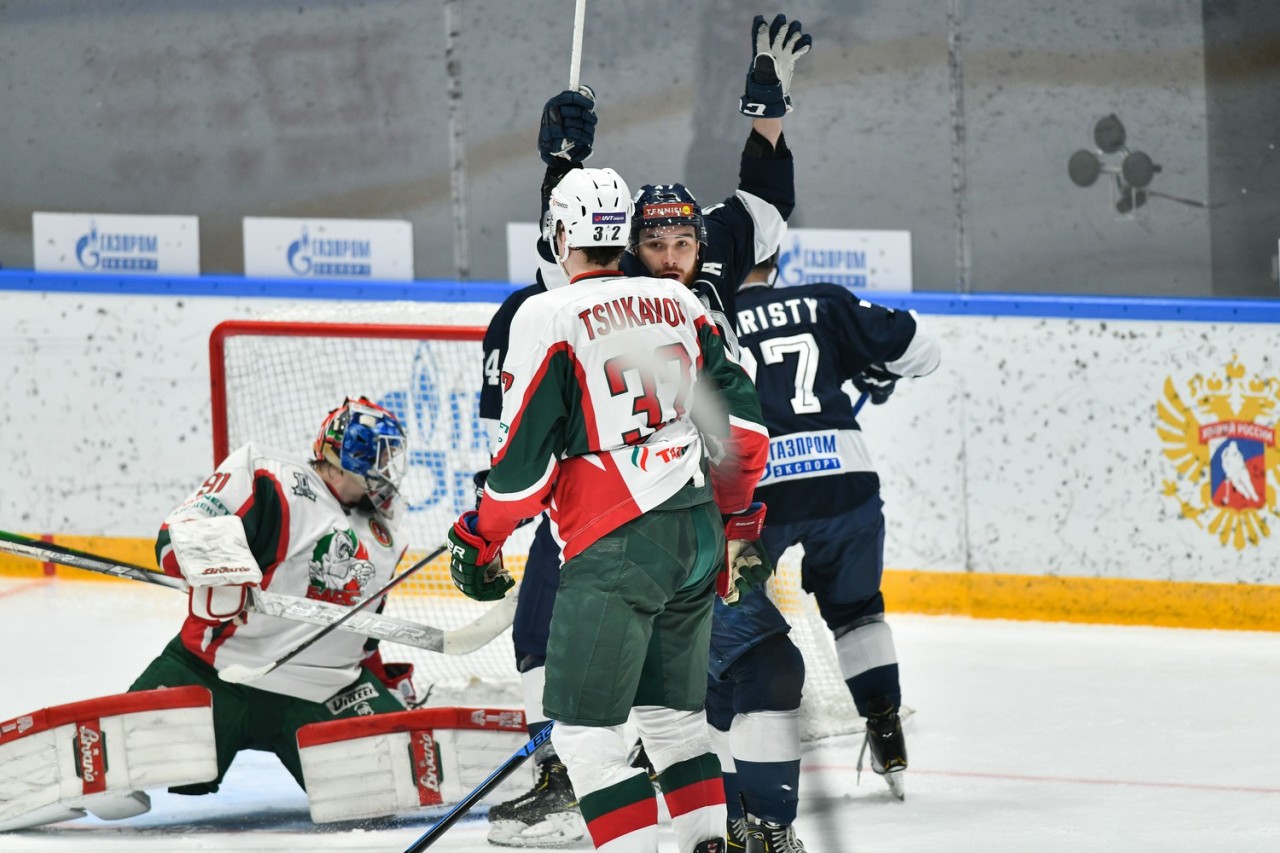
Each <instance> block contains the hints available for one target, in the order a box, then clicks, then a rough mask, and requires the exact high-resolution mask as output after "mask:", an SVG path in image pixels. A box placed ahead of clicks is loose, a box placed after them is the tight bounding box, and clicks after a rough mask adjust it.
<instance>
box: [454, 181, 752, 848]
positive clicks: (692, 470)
mask: <svg viewBox="0 0 1280 853" xmlns="http://www.w3.org/2000/svg"><path fill="white" fill-rule="evenodd" d="M631 207H632V205H631V201H630V193H629V192H628V190H627V188H626V185H625V184H624V183H623V181H622V179H621V178H620V177H619V176H618V175H617V174H616V173H615V172H613V171H612V170H609V169H580V170H575V171H573V172H571V173H570V174H569V175H567V176H566V177H565V178H564V179H563V180H562V181H561V182H560V184H559V185H558V186H557V187H556V189H555V190H554V191H553V192H552V194H551V202H550V211H549V215H548V223H547V237H548V239H549V240H550V242H551V244H552V245H553V246H554V247H555V250H556V254H557V259H558V261H559V263H560V264H561V265H562V266H563V267H564V269H565V272H566V273H567V274H568V276H569V279H570V281H571V284H570V286H567V287H563V288H558V289H556V290H552V291H548V292H547V293H544V294H539V295H537V296H534V297H532V298H530V299H529V300H528V301H526V302H525V303H524V304H523V305H522V306H521V307H520V309H519V310H518V311H517V312H516V315H515V317H514V319H513V321H512V326H511V343H510V346H509V349H508V352H507V358H506V361H505V364H504V371H503V375H502V382H503V391H504V396H503V409H502V421H501V425H500V428H499V429H500V438H499V442H498V449H497V451H496V452H495V454H494V457H493V467H492V470H491V472H490V474H489V477H488V481H487V484H486V486H485V492H484V497H483V498H482V500H481V502H480V506H479V509H478V511H475V512H468V513H465V514H464V515H463V516H462V517H461V518H459V519H458V521H457V523H456V524H455V525H454V526H453V529H452V530H451V531H450V533H449V540H450V545H451V550H452V556H453V559H452V570H453V576H454V580H455V583H457V585H458V586H459V588H460V589H462V590H463V592H465V593H466V594H468V595H470V596H472V597H474V598H482V599H483V598H490V597H500V596H501V595H502V594H504V593H505V592H506V590H507V588H508V587H509V586H510V580H509V579H508V578H506V577H505V574H504V573H503V572H502V571H501V547H502V543H503V542H504V541H505V540H506V538H507V536H508V535H509V534H510V533H511V532H512V530H514V529H515V527H516V525H517V524H518V523H519V522H520V521H521V520H522V519H524V518H528V517H531V516H534V515H537V514H538V513H539V512H541V511H542V510H544V509H547V508H549V509H550V516H551V524H552V529H553V533H554V536H555V538H556V540H557V542H558V544H559V545H560V547H561V549H562V552H563V559H564V565H563V569H562V574H561V580H560V588H559V590H558V592H557V594H556V602H555V609H554V614H553V616H552V620H551V632H550V638H549V640H548V644H547V663H546V691H545V694H544V699H543V705H544V710H545V711H546V713H547V715H548V717H550V718H551V719H552V720H555V721H556V723H557V725H556V729H555V733H554V734H553V736H552V739H553V741H554V742H555V746H556V750H557V752H558V753H559V755H560V756H561V758H562V759H563V760H564V762H565V764H566V765H567V766H568V769H569V775H570V777H571V779H572V781H573V785H574V790H575V791H576V792H577V794H578V797H579V806H580V808H581V810H582V813H583V816H584V817H585V818H586V820H587V825H588V829H589V830H590V832H591V837H592V840H593V841H594V843H595V845H596V847H597V848H602V849H606V848H607V849H608V850H610V851H635V852H636V853H640V851H653V850H656V849H657V825H658V806H657V802H656V800H655V799H654V795H653V788H652V785H651V783H650V781H649V779H648V776H647V775H646V774H645V773H644V771H642V770H639V769H637V768H633V767H631V766H630V765H629V764H628V762H627V755H628V748H629V746H630V744H629V743H627V742H626V741H625V740H624V739H623V737H622V730H621V727H622V725H623V724H624V723H625V722H626V721H627V718H628V714H629V713H630V712H631V710H632V708H633V707H634V709H635V717H634V719H635V721H636V724H637V726H638V727H639V729H640V732H641V735H642V737H643V738H644V742H645V746H646V749H647V751H648V755H649V757H650V759H651V760H652V761H653V764H654V766H655V768H656V770H657V772H658V782H659V784H660V785H661V786H662V789H663V792H664V795H665V798H666V801H667V806H668V810H669V811H670V812H671V815H672V823H673V828H674V830H675V833H676V837H677V840H678V843H679V849H680V850H681V851H683V853H691V851H694V850H709V849H722V847H723V843H724V842H723V837H724V826H725V809H724V790H723V786H722V785H721V783H720V778H719V776H720V770H719V763H718V761H717V760H716V758H715V756H714V754H713V753H712V751H711V746H710V740H709V737H708V734H707V728H706V723H705V719H704V716H703V704H704V700H705V696H706V667H707V653H708V640H709V633H710V628H711V604H712V601H713V600H714V597H715V590H716V577H717V575H718V574H721V573H725V575H726V576H725V577H724V578H723V579H722V581H721V585H722V588H724V589H726V590H727V589H728V588H732V587H734V586H736V583H735V580H736V579H735V578H734V577H732V575H733V573H734V571H735V566H729V567H726V566H725V542H726V535H725V522H724V518H723V516H724V515H732V514H735V513H743V512H745V511H747V510H748V509H749V508H750V506H751V504H750V502H751V493H752V490H753V488H754V486H755V484H756V481H757V480H758V479H759V476H760V473H761V471H762V469H763V464H764V461H765V454H766V452H767V437H766V432H765V430H764V428H763V426H762V425H761V416H760V405H759V401H758V399H757V398H756V394H755V389H754V387H753V386H752V384H751V382H750V380H749V379H748V377H747V375H746V373H745V372H744V371H743V370H742V368H741V367H740V366H739V365H738V364H737V363H736V362H735V361H734V360H733V359H732V357H731V356H730V355H729V354H728V352H727V351H726V348H725V346H724V343H723V340H722V339H721V336H720V332H719V331H718V330H717V328H716V326H715V324H714V323H713V322H712V321H711V318H710V317H709V315H708V313H707V309H706V308H705V307H704V306H703V304H702V303H701V302H700V301H699V300H698V299H697V297H696V296H694V295H693V293H692V292H691V291H689V290H688V288H686V287H685V286H684V285H682V284H680V283H678V282H674V281H665V280H661V279H652V278H626V277H624V276H623V275H622V274H621V273H620V272H618V271H617V269H616V266H617V260H618V256H619V255H620V254H621V252H622V250H623V248H624V247H625V246H626V243H627V240H628V237H629V232H630V219H631V212H632V210H631ZM695 422H696V423H695ZM709 444H712V445H714V446H708V445H709ZM754 511H755V512H756V513H760V514H761V515H762V514H763V508H762V507H758V506H757V507H755V508H754ZM733 527H734V529H735V530H738V529H742V528H745V529H747V530H758V526H757V525H751V524H748V525H742V524H737V525H733ZM737 550H738V549H735V551H737ZM748 550H749V549H748ZM743 565H745V557H744V562H742V563H739V564H738V566H737V567H738V568H741V567H742V566H743ZM716 844H719V845H721V847H720V848H716V847H715V846H714V845H716Z"/></svg>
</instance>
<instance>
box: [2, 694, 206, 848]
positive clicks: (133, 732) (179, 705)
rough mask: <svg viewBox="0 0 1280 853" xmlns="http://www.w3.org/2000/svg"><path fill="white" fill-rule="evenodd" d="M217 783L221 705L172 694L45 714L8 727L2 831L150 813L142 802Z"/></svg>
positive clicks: (126, 697) (107, 700) (93, 702)
mask: <svg viewBox="0 0 1280 853" xmlns="http://www.w3.org/2000/svg"><path fill="white" fill-rule="evenodd" d="M217 775H218V762H217V756H216V753H215V749H214V736H213V699H212V696H211V695H210V693H209V691H208V690H206V689H205V688H203V687H166V688H161V689H159V690H144V691H139V692H136V693H125V694H120V695H116V696H105V697H102V698H100V699H89V700H87V701H84V702H74V703H71V704H69V705H58V706H56V707H52V708H45V709H43V710H40V711H35V712H34V713H31V714H24V715H22V716H20V717H17V718H15V719H12V720H6V721H4V722H2V723H0V831H6V830H12V829H23V828H26V827H31V826H40V825H41V824H46V823H54V822H57V821H62V820H73V819H75V818H81V817H84V816H85V813H86V812H88V813H92V814H93V815H95V816H97V817H99V818H102V819H104V820H117V819H121V818H127V817H133V816H134V815H139V814H142V813H144V812H146V811H147V810H148V809H150V808H151V801H150V799H149V798H148V797H147V795H146V794H144V793H142V792H143V791H144V790H145V789H147V788H167V787H170V786H173V785H185V784H192V783H198V782H208V781H209V780H211V779H213V778H215V777H216V776H217Z"/></svg>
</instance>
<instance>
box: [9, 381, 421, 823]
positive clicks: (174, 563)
mask: <svg viewBox="0 0 1280 853" xmlns="http://www.w3.org/2000/svg"><path fill="white" fill-rule="evenodd" d="M404 443H405V438H404V430H403V429H402V428H401V426H400V423H399V420H398V419H397V418H396V416H395V415H394V414H392V413H391V412H389V411H387V410H386V409H384V408H382V407H381V406H378V405H376V404H375V403H373V402H372V401H370V400H367V399H364V398H358V399H348V400H346V401H344V402H343V403H342V404H341V405H340V406H339V407H338V408H336V409H334V410H333V411H332V412H331V413H330V414H329V416H328V417H326V418H325V420H324V423H323V425H322V427H321V429H320V434H319V436H318V438H317V439H316V442H315V447H314V454H313V456H312V458H310V459H307V458H304V457H296V456H294V455H292V454H288V453H283V452H280V451H275V450H271V449H268V448H265V447H261V446H259V445H256V444H253V443H250V444H246V445H244V446H243V447H241V448H239V449H238V450H236V451H234V452H232V453H231V454H230V455H229V456H228V457H227V458H226V459H225V460H223V461H222V463H221V464H220V465H219V466H218V467H217V469H216V470H215V471H214V472H213V474H211V475H210V476H209V477H208V479H206V480H205V481H204V483H203V484H202V485H201V486H200V487H199V488H198V489H196V490H195V491H194V492H193V493H192V494H191V495H190V496H189V497H188V498H187V499H186V500H185V501H183V503H182V504H181V505H180V506H178V508H177V509H175V510H174V511H173V512H172V513H170V515H169V517H168V518H167V519H166V520H165V523H164V526H163V528H162V529H161V532H160V535H159V537H158V539H157V542H156V556H157V560H158V562H159V564H160V567H161V568H162V569H163V570H164V571H165V572H166V573H167V574H170V575H172V576H174V577H179V578H181V579H183V580H184V581H185V582H186V584H187V585H188V586H189V587H190V613H189V615H188V616H187V618H186V620H185V621H184V622H183V625H182V628H181V631H180V632H179V634H178V635H177V636H176V637H174V639H173V640H172V641H171V642H170V643H169V644H168V645H167V646H166V647H165V649H164V650H163V651H162V652H161V653H160V654H159V656H158V657H156V658H155V660H153V661H152V662H151V663H150V664H149V665H148V666H147V668H146V670H145V671H144V672H143V673H142V674H141V675H140V676H139V677H138V679H137V680H136V681H135V682H134V683H133V685H132V686H131V687H130V692H129V693H128V694H126V695H122V696H111V697H104V698H101V699H95V700H90V701H88V702H80V703H75V704H73V705H68V706H59V707H58V708H50V709H46V710H44V711H39V712H35V713H33V714H30V715H26V716H25V717H20V718H18V719H17V720H15V721H14V725H13V727H12V728H11V729H9V730H7V731H2V730H0V829H3V828H18V827H23V826H34V825H39V824H42V823H47V822H53V821H61V820H67V819H70V818H74V817H79V816H82V815H83V814H84V813H85V812H86V811H88V812H91V813H93V814H95V815H98V816H99V817H104V818H120V817H130V816H132V815H135V814H139V813H141V812H144V811H146V810H147V808H149V800H148V799H147V796H146V794H145V793H144V791H145V789H147V788H157V787H166V788H169V789H170V790H171V791H173V792H174V793H181V794H205V793H211V792H214V791H217V790H218V787H219V785H220V783H221V781H222V778H223V775H224V774H225V773H226V771H227V769H228V767H229V766H230V765H231V762H232V759H233V758H234V757H235V755H236V754H237V753H238V752H240V751H242V750H246V749H255V750H267V751H270V752H273V753H275V754H276V756H278V757H279V759H280V761H281V762H282V763H283V764H284V765H285V767H286V768H287V769H288V770H289V772H290V773H291V774H292V775H293V777H294V778H295V779H296V780H297V781H298V784H299V785H302V786H303V787H304V788H307V789H308V790H309V791H310V789H311V788H313V787H314V785H313V784H311V783H314V782H317V781H320V782H328V781H329V780H328V779H320V780H317V779H316V778H315V777H314V774H309V775H311V777H312V778H304V771H303V767H302V762H301V760H300V756H299V749H298V743H297V740H296V737H297V732H298V730H299V729H300V728H301V727H303V726H304V725H307V724H312V723H321V724H330V723H331V722H332V721H337V720H344V719H347V718H352V717H357V716H364V715H372V714H382V713H387V712H398V711H404V708H405V703H404V698H405V696H404V693H403V692H402V691H403V690H404V689H405V688H411V682H410V680H409V679H410V676H411V667H409V666H407V665H397V664H386V665H384V664H383V663H382V660H381V656H380V655H379V654H378V652H377V650H376V642H377V641H366V638H364V637H362V636H360V635H357V634H351V633H345V632H334V633H332V634H330V635H328V636H325V637H323V638H321V639H319V640H317V641H316V642H315V643H314V645H312V646H311V647H309V648H308V649H307V650H306V651H305V653H302V654H298V655H297V656H296V657H294V658H292V659H290V660H288V661H287V662H285V663H282V664H281V665H278V666H275V667H274V668H272V669H271V671H270V672H268V673H267V674H265V675H264V676H262V677H261V678H260V679H258V680H257V681H255V682H254V683H253V684H252V685H248V684H233V683H228V682H226V681H223V680H222V679H220V678H219V672H220V671H222V670H225V669H226V668H228V667H229V666H233V665H238V666H242V667H245V666H247V667H257V666H260V665H263V664H270V663H272V662H274V661H278V660H280V659H281V657H282V656H283V655H284V654H285V653H287V652H289V651H291V650H292V649H294V648H296V647H298V646H299V644H300V643H301V642H303V641H305V640H307V639H308V638H310V637H313V636H314V635H315V633H316V628H315V627H314V626H312V625H309V624H305V623H300V622H296V621H293V620H289V619H283V618H280V617H276V616H271V615H268V614H265V613H261V612H252V613H246V612H245V607H244V605H245V601H246V596H247V594H248V589H249V587H263V588H266V587H267V586H268V585H269V586H270V589H271V591H272V592H276V593H284V594H288V595H295V596H299V597H301V596H305V597H306V598H307V599H312V600H317V601H325V602H332V603H334V604H339V605H352V604H354V603H356V602H357V601H360V600H362V599H364V598H366V597H367V596H368V595H369V594H370V593H372V592H374V591H376V590H378V589H381V588H382V587H383V586H384V585H385V584H386V583H387V582H388V581H389V580H390V579H391V577H392V574H393V572H394V570H395V567H396V564H397V563H398V562H399V560H400V557H401V555H402V554H403V552H404V543H402V542H400V541H399V540H398V538H397V535H396V531H395V527H394V523H393V516H394V509H395V503H396V495H397V483H398V480H399V476H400V474H401V472H402V471H403V464H404V461H405V456H406V450H405V447H404ZM376 606H377V603H375V604H373V605H371V607H375V608H376ZM162 688H172V689H168V690H166V689H162ZM24 720H26V721H27V722H25V723H24V722H23V721H24ZM33 721H34V722H33ZM40 721H44V724H43V728H42V725H41V724H40ZM66 732H74V733H75V737H76V741H75V745H74V751H75V756H76V762H77V764H76V765H75V766H76V768H77V769H78V772H77V773H71V772H70V768H71V765H70V764H69V763H68V761H69V756H70V755H71V751H72V748H71V747H69V746H68V744H70V742H71V740H70V735H69V734H68V735H67V736H66V737H65V738H63V734H64V733H66ZM51 733H52V734H51ZM55 735H57V736H56V737H55ZM353 737H355V733H354V732H351V731H348V730H346V729H343V730H342V737H341V738H337V737H332V736H328V739H329V740H340V739H347V738H353ZM64 740H65V742H64ZM402 758H403V763H404V764H405V767H404V768H403V770H404V774H402V775H406V776H407V775H408V774H409V767H408V763H409V759H408V757H407V754H406V755H405V756H403V757H402ZM81 765H83V766H81ZM345 765H346V766H347V767H349V766H352V761H347V762H345ZM360 770H361V768H360V767H358V766H357V772H359V771H360ZM321 772H323V773H325V774H330V775H335V776H337V775H340V774H342V773H343V772H345V768H344V767H343V766H338V765H335V764H333V763H329V764H326V765H324V766H323V771H321ZM328 787H332V786H328ZM365 799H366V800H367V798H365ZM380 806H381V807H382V808H383V811H382V813H390V812H392V811H395V810H397V809H398V808H400V807H402V804H401V803H400V802H398V801H387V802H385V803H383V802H379V803H372V804H371V803H369V802H357V798H355V797H348V798H346V799H345V800H342V799H340V800H338V801H337V802H333V803H329V804H327V805H326V809H325V811H324V814H325V818H323V819H343V818H348V817H355V816H367V815H368V814H369V812H370V809H373V810H374V811H376V810H377V808H378V807H380Z"/></svg>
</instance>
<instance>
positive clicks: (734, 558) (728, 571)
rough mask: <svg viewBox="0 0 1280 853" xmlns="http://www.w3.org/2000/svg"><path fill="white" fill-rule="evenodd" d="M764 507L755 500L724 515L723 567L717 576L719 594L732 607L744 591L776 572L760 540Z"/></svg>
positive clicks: (739, 599)
mask: <svg viewBox="0 0 1280 853" xmlns="http://www.w3.org/2000/svg"><path fill="white" fill-rule="evenodd" d="M765 509H766V507H765V505H764V504H762V503H760V502H759V501H756V502H755V503H753V504H752V505H751V506H749V507H747V508H746V509H745V510H743V511H742V512H740V513H738V514H737V515H730V516H726V517H725V524H724V540H725V542H724V545H725V547H724V550H725V554H724V569H722V570H721V572H720V574H719V575H718V576H717V577H716V595H718V596H720V598H721V599H722V600H723V601H724V603H725V604H727V605H729V606H730V607H737V606H738V604H739V603H740V602H741V597H742V596H743V595H744V594H746V593H747V592H750V591H751V589H752V588H753V587H757V586H759V585H760V584H762V583H764V582H765V581H767V580H768V579H769V576H770V575H772V574H773V568H774V567H773V562H772V561H771V560H770V559H769V554H768V552H767V551H765V549H764V545H763V544H762V543H761V542H760V533H761V531H763V530H764V514H765Z"/></svg>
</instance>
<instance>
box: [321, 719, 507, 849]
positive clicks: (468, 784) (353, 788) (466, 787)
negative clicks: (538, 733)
mask: <svg viewBox="0 0 1280 853" xmlns="http://www.w3.org/2000/svg"><path fill="white" fill-rule="evenodd" d="M527 740H528V734H527V733H526V732H525V721H524V712H522V711H519V710H514V709H507V708H504V709H495V708H422V709H419V710H416V711H403V712H399V713H393V714H377V715H375V716H372V717H351V718H347V719H342V720H333V721H326V722H323V723H311V724H309V725H306V726H303V727H302V728H300V729H298V754H299V756H300V757H301V761H302V774H303V777H304V778H305V780H306V789H307V799H308V800H309V801H310V804H311V819H312V820H313V821H315V822H316V823H331V822H334V821H342V820H362V819H367V818H374V817H383V816H386V815H391V814H396V813H399V812H406V811H413V810H416V809H421V808H428V807H431V806H439V805H444V804H446V803H453V802H457V801H459V800H461V799H462V798H463V797H465V796H466V795H467V794H468V793H469V792H470V791H471V790H472V789H473V788H475V787H476V786H477V785H478V784H480V783H481V782H482V781H484V779H485V778H486V777H488V776H489V774H490V773H491V772H492V771H493V768H494V767H496V766H498V765H499V764H501V763H502V762H503V761H504V760H505V759H506V758H507V757H508V756H510V754H511V752H512V750H514V749H517V748H518V747H519V746H521V745H522V744H524V743H525V742H526V741H527Z"/></svg>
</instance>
